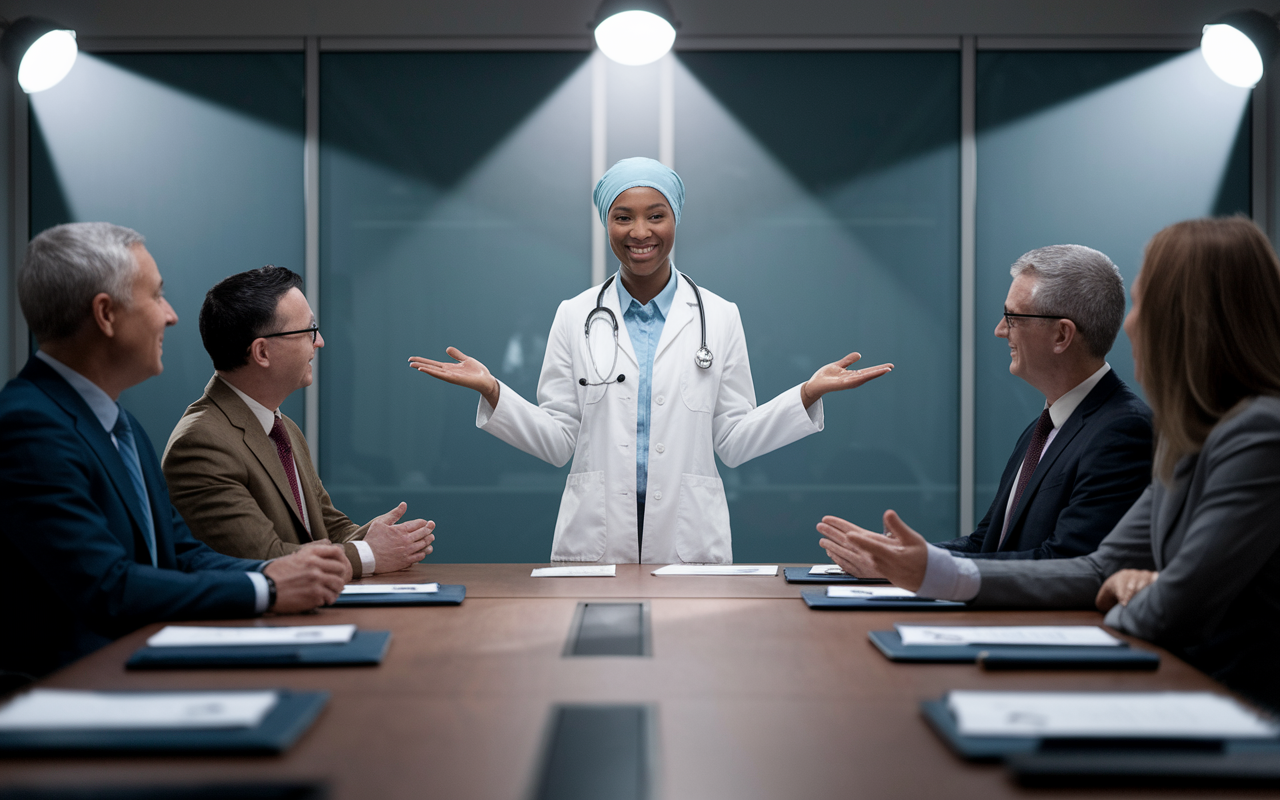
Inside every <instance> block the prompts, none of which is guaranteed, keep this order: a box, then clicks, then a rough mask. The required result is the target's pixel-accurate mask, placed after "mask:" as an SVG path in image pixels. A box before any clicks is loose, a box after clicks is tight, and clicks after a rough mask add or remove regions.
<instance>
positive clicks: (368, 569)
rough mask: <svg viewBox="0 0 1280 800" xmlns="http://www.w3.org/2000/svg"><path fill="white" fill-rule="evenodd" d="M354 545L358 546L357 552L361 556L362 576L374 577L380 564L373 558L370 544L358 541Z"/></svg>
mask: <svg viewBox="0 0 1280 800" xmlns="http://www.w3.org/2000/svg"><path fill="white" fill-rule="evenodd" d="M352 544H353V545H355V546H356V552H357V553H359V554H360V569H361V570H362V572H361V574H363V575H372V574H373V573H375V572H377V571H378V570H377V566H378V562H377V561H375V560H374V558H373V548H372V547H370V546H369V543H368V542H362V541H360V540H359V539H356V540H355V541H353V542H352Z"/></svg>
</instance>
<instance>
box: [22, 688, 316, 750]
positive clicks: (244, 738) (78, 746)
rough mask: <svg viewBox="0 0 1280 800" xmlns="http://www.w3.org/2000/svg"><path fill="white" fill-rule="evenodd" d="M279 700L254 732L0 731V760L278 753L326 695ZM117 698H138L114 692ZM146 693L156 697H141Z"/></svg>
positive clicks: (287, 694)
mask: <svg viewBox="0 0 1280 800" xmlns="http://www.w3.org/2000/svg"><path fill="white" fill-rule="evenodd" d="M277 691H278V692H279V694H280V698H279V700H278V701H277V702H276V705H275V707H274V708H272V709H271V711H269V712H267V716H266V717H265V718H264V719H263V720H262V723H261V724H260V725H258V727H256V728H236V729H230V730H209V729H206V730H78V731H68V730H61V731H0V756H29V755H33V754H36V753H42V754H53V755H58V754H67V755H70V754H78V755H84V754H100V753H129V754H135V755H136V754H141V753H151V754H184V755H200V754H215V753H216V754H219V755H222V754H227V753H237V754H245V755H274V754H277V753H283V752H284V751H286V750H288V749H289V748H290V747H292V746H293V744H294V742H296V741H297V740H298V738H299V737H301V736H302V734H303V733H305V732H306V730H307V728H309V727H311V724H312V723H313V722H315V719H316V717H317V716H319V714H320V711H321V710H322V709H323V708H324V706H325V703H327V702H328V701H329V693H328V692H293V691H289V690H287V689H279V690H277ZM116 694H139V692H118V693H116ZM146 694H155V693H153V692H146Z"/></svg>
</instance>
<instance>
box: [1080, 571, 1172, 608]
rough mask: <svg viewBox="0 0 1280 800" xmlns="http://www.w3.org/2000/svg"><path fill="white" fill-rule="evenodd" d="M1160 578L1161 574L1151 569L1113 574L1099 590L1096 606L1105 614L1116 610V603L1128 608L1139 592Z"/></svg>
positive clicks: (1095, 601)
mask: <svg viewBox="0 0 1280 800" xmlns="http://www.w3.org/2000/svg"><path fill="white" fill-rule="evenodd" d="M1159 577H1160V573H1159V572H1152V571H1151V570H1149V569H1122V570H1119V571H1118V572H1113V573H1111V577H1110V578H1107V580H1106V581H1105V582H1104V583H1103V584H1102V588H1101V589H1099V590H1098V597H1097V598H1096V599H1095V600H1094V601H1093V602H1094V605H1096V606H1097V607H1098V610H1099V611H1101V612H1102V613H1104V614H1105V613H1107V612H1108V611H1110V610H1111V609H1112V608H1114V607H1115V604H1116V603H1119V604H1120V605H1122V606H1127V605H1129V601H1130V600H1132V599H1133V598H1134V596H1135V595H1136V594H1137V593H1138V592H1140V591H1142V590H1143V589H1145V588H1147V587H1148V586H1150V585H1151V584H1153V583H1155V582H1156V578H1159Z"/></svg>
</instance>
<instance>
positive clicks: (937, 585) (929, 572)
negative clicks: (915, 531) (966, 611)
mask: <svg viewBox="0 0 1280 800" xmlns="http://www.w3.org/2000/svg"><path fill="white" fill-rule="evenodd" d="M981 586H982V574H981V573H980V572H978V565H977V564H975V563H973V559H970V558H956V557H955V556H953V555H951V551H950V550H943V549H942V548H941V547H934V546H933V545H929V562H928V564H927V565H926V566H925V570H924V581H923V582H922V583H921V584H920V588H919V589H917V590H916V594H917V595H919V596H920V597H930V598H933V599H934V600H960V601H962V602H968V601H970V600H972V599H973V598H975V597H977V596H978V589H979V588H981Z"/></svg>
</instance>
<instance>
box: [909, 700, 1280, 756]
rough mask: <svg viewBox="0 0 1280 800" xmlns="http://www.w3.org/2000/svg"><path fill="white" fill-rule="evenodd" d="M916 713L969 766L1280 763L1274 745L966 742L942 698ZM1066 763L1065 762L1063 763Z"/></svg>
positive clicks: (1277, 743)
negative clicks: (1160, 758)
mask: <svg viewBox="0 0 1280 800" xmlns="http://www.w3.org/2000/svg"><path fill="white" fill-rule="evenodd" d="M920 712H921V713H922V714H923V715H924V718H925V720H926V721H927V722H928V723H929V726H930V727H931V728H933V730H934V732H935V733H937V734H938V736H940V737H941V738H942V741H944V742H946V744H947V746H948V747H950V748H951V750H952V751H953V752H955V754H956V755H958V756H960V757H961V758H963V759H966V760H969V761H1000V760H1004V759H1009V758H1013V757H1015V756H1017V757H1021V756H1031V755H1037V754H1042V755H1053V756H1054V757H1060V756H1065V755H1068V754H1076V755H1083V756H1085V757H1086V758H1092V759H1100V758H1122V757H1124V758H1128V757H1134V756H1141V755H1144V754H1148V755H1149V754H1160V753H1164V754H1175V755H1178V756H1186V755H1214V754H1217V755H1223V754H1227V755H1232V756H1235V755H1247V754H1255V755H1256V754H1272V755H1275V756H1277V757H1280V738H1277V739H1221V738H1218V739H1130V738H1121V739H1117V738H1105V739H1091V738H1068V739H1059V738H1036V737H1034V736H964V735H962V734H961V733H960V729H959V728H958V727H956V720H955V717H954V716H953V715H952V714H951V710H950V709H949V708H947V700H946V698H945V697H943V698H941V699H938V700H925V701H923V702H921V703H920ZM1063 763H1065V762H1063Z"/></svg>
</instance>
